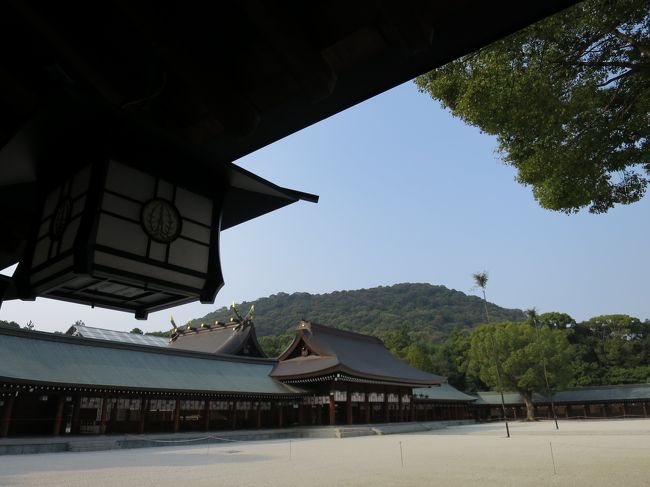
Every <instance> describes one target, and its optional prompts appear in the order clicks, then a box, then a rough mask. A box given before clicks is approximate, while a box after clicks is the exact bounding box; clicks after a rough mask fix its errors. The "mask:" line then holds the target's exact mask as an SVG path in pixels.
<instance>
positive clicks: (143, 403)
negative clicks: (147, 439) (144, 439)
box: [138, 396, 149, 434]
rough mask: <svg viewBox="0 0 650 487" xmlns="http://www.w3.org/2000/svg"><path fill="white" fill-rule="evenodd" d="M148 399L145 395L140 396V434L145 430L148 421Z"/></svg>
mask: <svg viewBox="0 0 650 487" xmlns="http://www.w3.org/2000/svg"><path fill="white" fill-rule="evenodd" d="M147 401H148V399H146V398H145V397H144V396H143V397H141V398H140V424H139V425H138V432H139V433H140V434H142V433H144V432H145V429H146V428H145V425H146V421H147V411H148V410H149V408H148V407H147Z"/></svg>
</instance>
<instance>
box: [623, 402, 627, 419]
mask: <svg viewBox="0 0 650 487" xmlns="http://www.w3.org/2000/svg"><path fill="white" fill-rule="evenodd" d="M622 406H623V418H625V417H627V408H626V407H625V403H622Z"/></svg>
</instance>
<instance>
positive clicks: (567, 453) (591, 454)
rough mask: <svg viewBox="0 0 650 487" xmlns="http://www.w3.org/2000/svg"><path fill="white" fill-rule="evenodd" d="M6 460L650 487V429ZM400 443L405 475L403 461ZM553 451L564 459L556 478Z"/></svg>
mask: <svg viewBox="0 0 650 487" xmlns="http://www.w3.org/2000/svg"><path fill="white" fill-rule="evenodd" d="M511 432H512V438H510V439H508V438H506V437H505V431H504V427H503V424H501V423H497V424H481V425H470V426H457V427H452V428H448V429H446V430H439V431H435V432H427V433H413V434H407V435H406V434H405V435H386V436H367V437H358V438H347V439H301V440H292V441H291V442H289V441H288V440H285V441H267V442H237V443H227V444H219V445H210V446H208V445H198V446H196V445H195V446H176V447H164V448H143V449H133V450H112V451H103V452H88V453H52V454H39V455H13V456H12V455H7V456H0V486H14V485H15V486H66V487H76V486H84V487H86V486H93V487H95V486H96V487H100V486H120V487H127V486H138V487H145V486H156V487H164V486H174V487H182V486H193V487H194V486H196V487H198V486H211V487H214V486H229V487H230V486H275V485H277V486H301V487H303V486H305V485H309V486H328V487H330V486H373V487H377V486H406V485H408V486H411V485H412V486H425V485H439V486H456V485H463V486H465V485H480V486H510V485H512V486H537V485H539V486H542V485H543V486H547V485H551V486H553V485H571V486H581V485H585V486H612V485H624V486H648V485H650V421H649V420H612V421H604V420H602V421H562V422H560V430H559V431H556V430H555V426H554V424H553V422H550V421H544V422H538V423H532V424H527V423H512V424H511ZM400 442H401V447H402V454H403V466H402V460H401V457H400ZM551 444H552V449H553V453H554V458H555V468H556V471H557V473H554V469H553V462H552V458H551Z"/></svg>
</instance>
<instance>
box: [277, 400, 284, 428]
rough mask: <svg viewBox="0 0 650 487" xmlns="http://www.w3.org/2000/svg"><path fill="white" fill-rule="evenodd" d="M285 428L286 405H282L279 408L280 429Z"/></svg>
mask: <svg viewBox="0 0 650 487" xmlns="http://www.w3.org/2000/svg"><path fill="white" fill-rule="evenodd" d="M283 427H284V404H282V403H280V406H279V407H278V428H283Z"/></svg>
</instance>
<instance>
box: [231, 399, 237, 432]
mask: <svg viewBox="0 0 650 487" xmlns="http://www.w3.org/2000/svg"><path fill="white" fill-rule="evenodd" d="M231 414H232V429H233V430H236V429H237V401H233V402H232V409H231Z"/></svg>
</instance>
